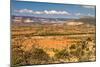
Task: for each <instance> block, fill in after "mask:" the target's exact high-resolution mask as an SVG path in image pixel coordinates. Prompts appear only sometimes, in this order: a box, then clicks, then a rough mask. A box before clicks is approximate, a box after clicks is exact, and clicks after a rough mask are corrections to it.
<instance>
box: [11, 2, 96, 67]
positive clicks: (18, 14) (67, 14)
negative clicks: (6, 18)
mask: <svg viewBox="0 0 100 67" xmlns="http://www.w3.org/2000/svg"><path fill="white" fill-rule="evenodd" d="M12 5H13V9H12V15H11V66H23V65H40V64H55V63H56V64H58V63H76V62H93V61H96V17H95V6H92V5H91V6H90V5H89V6H87V5H72V4H70V5H65V4H51V3H39V2H33V3H29V2H19V1H16V2H15V1H14V4H12ZM40 5H41V6H40ZM19 6H20V7H19ZM34 7H37V8H34Z"/></svg>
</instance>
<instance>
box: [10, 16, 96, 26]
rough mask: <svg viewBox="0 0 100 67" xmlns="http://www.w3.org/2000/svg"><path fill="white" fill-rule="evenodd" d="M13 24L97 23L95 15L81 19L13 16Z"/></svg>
mask: <svg viewBox="0 0 100 67" xmlns="http://www.w3.org/2000/svg"><path fill="white" fill-rule="evenodd" d="M11 18H12V24H13V25H21V26H30V25H33V24H63V23H66V24H67V25H81V24H92V25H96V18H95V17H80V18H79V19H73V18H72V19H69V18H43V17H33V16H12V17H11Z"/></svg>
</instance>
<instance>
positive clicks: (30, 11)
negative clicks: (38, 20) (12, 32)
mask: <svg viewBox="0 0 100 67" xmlns="http://www.w3.org/2000/svg"><path fill="white" fill-rule="evenodd" d="M15 12H18V13H31V14H57V15H59V14H60V15H70V13H69V12H67V11H57V10H43V11H33V10H31V9H20V10H15Z"/></svg>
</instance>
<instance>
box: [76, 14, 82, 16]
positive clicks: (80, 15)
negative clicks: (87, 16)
mask: <svg viewBox="0 0 100 67" xmlns="http://www.w3.org/2000/svg"><path fill="white" fill-rule="evenodd" d="M75 15H76V16H81V15H83V14H81V13H76V14H75Z"/></svg>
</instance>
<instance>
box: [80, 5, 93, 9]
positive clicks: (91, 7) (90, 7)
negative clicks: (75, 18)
mask: <svg viewBox="0 0 100 67" xmlns="http://www.w3.org/2000/svg"><path fill="white" fill-rule="evenodd" d="M82 7H84V8H88V9H94V8H95V6H90V5H88V6H82Z"/></svg>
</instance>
